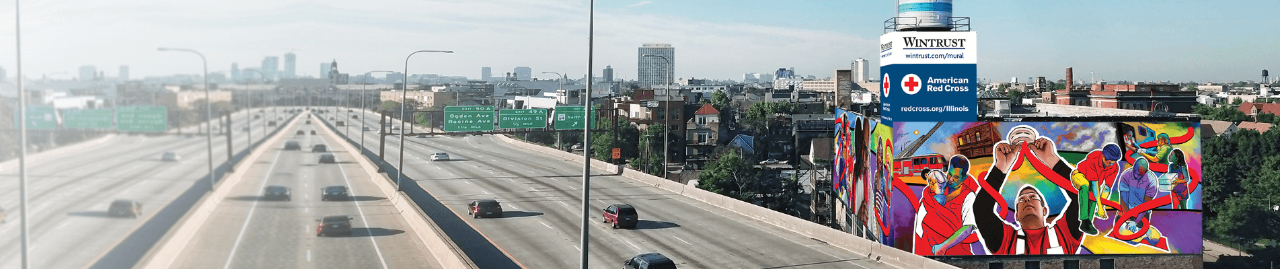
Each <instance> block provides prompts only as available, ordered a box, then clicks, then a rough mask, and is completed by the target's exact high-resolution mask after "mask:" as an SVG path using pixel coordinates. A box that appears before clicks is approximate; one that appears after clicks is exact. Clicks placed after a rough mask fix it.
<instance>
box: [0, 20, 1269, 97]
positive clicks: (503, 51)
mask: <svg viewBox="0 0 1280 269" xmlns="http://www.w3.org/2000/svg"><path fill="white" fill-rule="evenodd" d="M237 3H241V2H236V1H232V2H231V3H168V2H164V1H153V0H137V1H119V2H112V3H98V2H92V1H72V2H69V3H51V2H33V3H24V6H23V11H24V12H23V16H22V19H23V20H22V21H23V34H24V36H23V44H24V50H23V58H24V61H23V64H24V66H23V69H24V75H26V76H27V78H39V77H41V75H45V74H55V73H58V72H68V73H71V72H74V71H76V70H77V68H78V67H79V66H85V65H93V66H120V65H128V66H130V67H131V70H130V72H131V74H130V76H131V77H133V78H141V77H147V76H164V75H171V74H195V73H198V71H199V68H200V67H199V64H198V63H196V62H195V61H191V60H190V59H183V58H181V57H183V56H178V55H166V54H160V53H156V52H155V48H156V47H161V46H167V47H185V48H191V49H196V50H199V51H201V52H203V53H204V54H205V55H206V56H207V57H208V59H209V67H210V72H219V71H221V72H227V71H229V69H228V68H229V67H230V66H231V63H241V64H242V65H244V66H242V67H241V68H252V67H253V66H250V65H253V64H252V63H256V62H259V61H261V59H263V57H265V56H276V57H279V56H283V55H285V54H286V53H290V52H293V53H294V54H295V55H297V57H298V59H297V62H301V63H312V64H314V63H319V62H328V61H330V60H333V59H336V60H338V61H341V62H343V65H344V68H343V71H344V72H347V73H351V74H362V73H363V72H365V71H368V70H383V69H389V68H394V67H397V66H403V64H404V62H403V57H404V55H406V54H407V53H408V52H412V51H414V50H418V49H450V50H455V51H457V53H456V54H451V55H432V56H430V57H423V58H422V59H417V58H415V59H414V60H413V61H410V63H409V70H410V73H411V74H441V75H450V76H466V77H471V78H479V77H480V74H479V70H480V67H491V68H493V69H496V70H512V69H513V68H514V67H517V66H527V67H531V68H532V69H535V70H537V71H538V72H539V73H540V72H543V71H549V72H559V73H562V74H565V75H566V76H567V77H581V76H582V75H583V74H585V73H586V70H585V66H586V42H585V36H586V25H587V22H586V19H585V17H586V16H585V15H586V1H547V2H538V3H526V2H514V1H513V2H506V1H499V2H487V3H472V2H461V3H454V2H443V1H416V2H408V3H396V5H397V6H404V8H398V9H394V10H392V9H385V8H380V7H381V6H385V5H361V6H353V5H350V4H349V3H345V2H338V1H331V2H330V1H320V2H312V1H289V2H281V3H253V4H249V3H248V2H247V1H245V2H243V3H242V4H237ZM771 5H776V3H770V2H764V1H733V2H730V1H699V2H696V3H685V2H679V1H628V2H618V3H599V4H598V5H597V11H596V37H595V38H596V63H595V64H596V65H605V66H608V65H612V66H619V67H620V68H618V69H617V70H616V71H615V72H617V74H618V75H620V76H619V78H620V79H628V80H634V79H636V74H637V70H635V69H632V68H630V67H632V66H636V64H637V63H636V62H635V61H637V59H636V55H634V53H635V48H636V47H638V46H640V45H642V44H644V43H669V44H672V46H674V47H678V48H680V50H681V61H680V63H678V64H677V65H676V68H675V70H676V74H675V75H676V77H683V78H688V77H698V78H712V79H733V80H739V79H741V75H742V74H743V73H768V72H771V71H772V70H776V69H777V68H779V67H795V68H796V72H797V74H799V75H814V76H817V77H819V78H823V77H827V76H829V74H830V73H831V70H834V69H847V68H849V63H850V62H852V61H853V60H854V59H857V58H860V57H861V58H865V59H868V61H869V62H870V64H869V67H870V68H869V69H870V71H871V73H873V74H874V73H878V65H879V61H878V59H877V57H875V52H876V50H875V49H876V48H877V47H878V44H877V43H878V41H877V40H878V37H879V35H880V34H881V33H882V26H883V25H882V24H883V21H884V20H885V19H887V18H889V17H892V16H894V15H895V11H896V10H895V7H894V2H893V1H880V2H870V3H868V2H856V3H846V2H826V1H806V2H802V3H798V4H796V5H785V6H784V7H773V6H771ZM1239 6H1250V7H1252V8H1247V9H1239V8H1235V7H1239ZM1275 8H1280V3H1275V2H1263V1H1228V2H1213V3H1204V2H1190V1H1181V2H1176V3H1167V4H1161V5H1152V4H1141V3H1108V2H1104V1H1084V2H1072V3H1039V2H1036V3H1023V2H1018V1H972V2H969V1H966V2H957V3H956V5H955V14H954V15H955V16H964V17H972V18H973V24H974V25H973V29H974V31H976V32H978V45H977V46H978V50H979V52H980V53H981V56H979V57H980V58H979V60H978V75H979V77H981V78H984V79H988V80H990V81H1008V79H1009V78H1011V77H1019V78H1026V77H1034V76H1044V77H1047V78H1049V79H1052V80H1057V79H1061V78H1062V77H1063V72H1062V71H1061V70H1063V69H1064V68H1066V67H1074V68H1075V70H1076V71H1077V78H1084V76H1086V75H1088V74H1087V73H1088V72H1094V73H1095V78H1097V79H1099V80H1102V79H1106V80H1110V81H1117V80H1128V81H1165V80H1168V81H1174V82H1180V81H1219V82H1225V81H1239V80H1258V79H1259V75H1260V74H1259V73H1260V70H1261V69H1272V70H1275V69H1280V64H1275V63H1277V62H1280V56H1277V55H1275V53H1270V52H1269V50H1268V48H1274V47H1277V45H1280V38H1277V37H1274V36H1267V35H1263V34H1260V33H1263V32H1265V31H1264V23H1262V22H1260V21H1255V20H1260V19H1257V18H1266V17H1267V15H1268V14H1266V13H1265V10H1274V9H1275ZM1186 10H1195V11H1196V12H1198V13H1199V14H1215V11H1225V10H1229V11H1230V13H1231V14H1234V15H1233V16H1227V17H1209V16H1182V15H1177V14H1185V11H1186ZM398 15H414V16H398ZM0 16H13V10H12V9H5V10H0ZM1101 18H1105V19H1101ZM1251 18H1253V19H1251ZM513 22H519V23H513ZM3 25H8V26H6V27H0V29H3V30H0V35H7V36H13V25H12V24H9V23H7V22H6V23H4V24H3ZM121 29H129V30H121ZM318 29H324V30H318ZM391 37H396V38H406V39H408V40H409V41H408V42H388V43H374V44H376V45H370V43H369V42H364V41H368V40H378V39H386V38H391ZM74 40H101V41H102V42H74ZM246 40H248V41H252V42H245V41H246ZM499 40H522V41H523V42H519V45H516V46H512V45H510V44H509V43H508V42H496V41H499ZM1091 40H1099V42H1090V41H1091ZM1102 40H1105V41H1106V42H1101V41H1102ZM263 44H269V45H263ZM13 45H14V44H13V42H5V43H0V50H4V51H13ZM9 55H10V56H6V57H4V59H6V61H4V62H0V66H4V67H5V68H6V69H7V70H14V69H16V68H14V66H15V64H14V62H13V58H12V53H10V54H9ZM246 63H249V64H246ZM1273 64H1274V65H1275V66H1270V65H1273ZM315 71H317V70H314V69H311V68H301V69H298V74H297V75H299V76H313V77H316V76H319V75H320V74H316V73H313V72H315ZM600 71H601V70H596V72H600ZM10 73H13V72H10ZM115 75H116V74H110V73H108V74H105V76H107V77H115ZM536 75H537V74H535V77H536ZM872 77H874V76H872Z"/></svg>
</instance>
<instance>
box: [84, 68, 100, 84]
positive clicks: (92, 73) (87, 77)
mask: <svg viewBox="0 0 1280 269" xmlns="http://www.w3.org/2000/svg"><path fill="white" fill-rule="evenodd" d="M97 76H98V68H97V67H94V66H92V65H86V66H81V67H80V81H91V80H94V78H96V77H97Z"/></svg>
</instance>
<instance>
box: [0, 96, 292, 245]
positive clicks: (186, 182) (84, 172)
mask: <svg viewBox="0 0 1280 269" xmlns="http://www.w3.org/2000/svg"><path fill="white" fill-rule="evenodd" d="M255 111H256V109H255ZM268 115H271V114H270V113H269V114H268ZM281 116H284V114H283V113H281ZM233 117H236V119H240V120H239V121H235V120H233V123H235V126H234V127H233V130H236V132H233V134H234V136H233V137H232V139H234V140H233V144H234V150H236V152H240V151H242V150H244V149H245V148H246V144H247V142H248V140H247V139H246V138H245V136H244V135H245V133H244V132H241V131H239V130H242V129H243V128H244V127H245V123H244V120H243V119H245V114H243V112H241V113H235V114H233ZM215 122H217V121H216V120H215ZM249 126H250V127H252V129H251V130H253V139H255V140H261V139H262V138H263V137H265V136H266V134H267V133H268V131H269V130H264V129H263V125H262V122H261V120H255V121H252V122H250V123H249ZM188 128H194V127H188ZM271 129H274V127H272V128H271ZM191 130H193V129H191ZM188 133H190V131H188ZM213 146H214V151H213V157H214V162H215V166H216V165H217V164H218V163H222V162H225V161H226V159H227V156H226V155H227V148H226V135H215V136H214V138H213ZM206 151H207V149H206V142H205V137H204V136H202V135H198V136H191V137H187V136H178V135H163V134H162V135H154V136H144V135H125V134H113V135H108V136H106V137H103V138H100V139H96V140H90V141H86V142H83V143H79V144H72V145H64V146H62V147H59V148H55V149H51V150H49V151H45V152H41V153H36V154H31V155H29V156H28V160H27V182H28V185H27V195H28V200H29V203H30V206H29V209H30V210H31V211H30V212H31V214H29V215H28V217H29V218H30V221H29V222H28V226H29V240H30V241H29V242H30V243H31V245H30V248H29V251H30V252H29V253H30V259H31V260H30V263H31V268H85V267H88V266H90V265H91V264H93V263H94V262H95V261H97V260H98V259H99V258H101V257H103V256H105V255H106V253H107V252H108V251H110V250H112V249H113V248H114V247H115V246H117V244H119V243H120V242H123V241H124V239H125V238H126V237H127V236H130V234H131V233H133V232H134V231H137V230H140V229H139V227H142V226H143V224H144V223H147V222H148V221H149V220H150V219H151V218H153V217H155V216H156V212H158V210H160V209H161V208H164V207H166V206H167V205H168V204H170V203H171V202H172V201H174V199H176V198H178V197H179V196H180V195H181V194H183V193H184V192H185V191H187V190H189V189H192V188H193V186H194V185H193V184H208V167H207V163H206V156H207V153H206ZM164 152H174V153H176V154H178V155H179V156H180V157H181V160H180V161H177V162H166V161H162V160H160V157H161V155H162V154H163V153H164ZM17 165H18V162H17V160H10V161H6V162H4V163H0V207H3V208H4V209H5V211H7V213H8V216H7V218H6V222H5V223H3V224H0V268H20V261H21V258H20V255H21V248H20V242H19V236H20V228H19V221H20V215H19V213H20V210H19V209H20V208H19V207H18V206H19V200H18V199H19V197H18V196H19V195H18V169H17ZM206 188H207V187H206ZM116 199H132V200H136V201H140V202H141V203H142V205H143V207H142V216H140V217H139V218H137V219H130V218H110V217H108V216H107V213H106V212H107V208H108V205H109V204H110V203H111V202H112V201H113V200H116ZM179 217H180V215H179ZM165 228H167V227H165ZM144 232H152V231H151V230H146V231H144ZM155 233H159V235H162V234H163V231H157V232H155ZM157 236H158V235H157ZM125 247H138V248H142V251H145V250H146V249H147V248H150V246H149V245H148V246H125ZM119 266H120V265H115V266H107V267H119ZM124 266H125V267H127V266H129V265H124Z"/></svg>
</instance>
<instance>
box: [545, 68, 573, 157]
mask: <svg viewBox="0 0 1280 269" xmlns="http://www.w3.org/2000/svg"><path fill="white" fill-rule="evenodd" d="M542 73H543V74H556V80H558V81H559V83H560V88H559V89H557V90H556V94H560V93H563V92H564V79H563V78H562V75H560V73H556V72H542ZM568 101H569V96H568V94H567V93H566V94H565V104H568V103H569V102H568ZM560 133H561V132H559V131H557V132H556V150H564V149H563V148H562V147H561V146H560Z"/></svg>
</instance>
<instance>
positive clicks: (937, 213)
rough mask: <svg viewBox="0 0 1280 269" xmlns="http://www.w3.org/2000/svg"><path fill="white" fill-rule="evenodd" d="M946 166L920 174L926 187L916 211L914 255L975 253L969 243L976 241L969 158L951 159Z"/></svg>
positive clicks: (954, 157) (973, 186)
mask: <svg viewBox="0 0 1280 269" xmlns="http://www.w3.org/2000/svg"><path fill="white" fill-rule="evenodd" d="M947 166H948V167H947V170H943V171H939V170H927V169H926V170H925V171H923V172H922V174H921V176H922V177H923V178H925V180H927V181H928V184H929V185H928V186H927V187H926V189H925V193H924V196H922V197H921V198H920V199H921V201H920V208H918V209H917V210H916V225H915V231H914V239H915V243H914V244H913V245H914V248H915V249H914V253H915V254H918V255H973V254H974V251H973V249H972V248H970V247H969V244H972V243H977V242H978V236H977V234H975V233H974V229H975V227H976V225H977V224H976V223H975V222H974V219H973V212H972V209H973V202H974V198H975V195H973V194H974V191H975V190H977V188H978V186H977V182H976V181H975V180H973V179H971V178H970V177H969V159H968V158H965V157H964V156H961V155H956V156H953V157H951V160H950V162H948V163H947ZM980 253H981V252H980Z"/></svg>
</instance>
